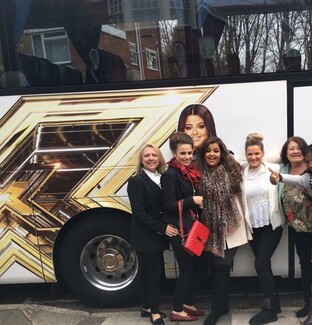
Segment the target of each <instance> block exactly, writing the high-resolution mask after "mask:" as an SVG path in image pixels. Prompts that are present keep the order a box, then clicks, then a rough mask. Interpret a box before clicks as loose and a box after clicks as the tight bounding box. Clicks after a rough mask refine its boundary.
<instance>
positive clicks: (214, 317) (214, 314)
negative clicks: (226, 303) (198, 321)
mask: <svg viewBox="0 0 312 325" xmlns="http://www.w3.org/2000/svg"><path fill="white" fill-rule="evenodd" d="M229 311H230V310H229V308H226V309H225V310H223V311H217V310H212V311H211V312H210V314H209V315H208V316H207V317H206V319H205V321H204V325H215V324H217V321H218V319H219V318H220V317H222V316H223V315H226V314H228V313H229Z"/></svg>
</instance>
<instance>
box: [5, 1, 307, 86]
mask: <svg viewBox="0 0 312 325" xmlns="http://www.w3.org/2000/svg"><path fill="white" fill-rule="evenodd" d="M311 9H312V4H311V3H310V2H308V1H299V2H298V1H295V0H289V1H285V2H277V1H264V0H259V1H256V2H250V1H247V0H237V1H232V2H229V1H225V0H224V1H223V0H219V1H198V0H184V1H159V0H155V1H147V0H145V1H142V0H140V1H137V0H131V1H130V0H118V1H111V0H101V1H95V0H92V1H91V0H81V1H74V0H55V1H40V0H16V1H5V2H4V5H3V6H2V7H1V8H0V14H1V17H4V19H3V21H1V22H0V40H1V42H0V88H19V87H28V88H29V87H55V86H68V85H84V84H107V83H118V82H119V83H120V82H122V83H125V82H129V81H134V80H161V79H164V80H168V79H195V78H214V77H218V76H227V77H229V76H238V75H257V74H266V73H272V72H274V73H276V72H277V73H279V72H289V71H296V72H298V71H307V70H311V66H312V54H311V53H312V46H311V42H309V40H310V39H311V38H312V36H311V34H312V30H311V29H310V28H309V27H308V26H310V25H309V24H308V22H309V21H310V20H311V18H312V10H311ZM302 26H307V27H306V28H303V27H302ZM294 51H298V53H300V63H299V62H298V60H299V56H298V55H294V54H295V52H294ZM234 54H235V55H236V57H234V56H233V55H234ZM294 61H296V62H295V63H293V62H294Z"/></svg>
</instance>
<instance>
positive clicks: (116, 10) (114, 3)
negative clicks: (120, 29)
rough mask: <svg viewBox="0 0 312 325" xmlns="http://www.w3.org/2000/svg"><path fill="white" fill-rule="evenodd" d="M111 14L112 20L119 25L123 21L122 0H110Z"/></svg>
mask: <svg viewBox="0 0 312 325" xmlns="http://www.w3.org/2000/svg"><path fill="white" fill-rule="evenodd" d="M109 14H110V16H111V18H112V22H113V23H114V24H116V25H117V26H118V25H120V24H122V23H123V12H122V3H121V0H109Z"/></svg>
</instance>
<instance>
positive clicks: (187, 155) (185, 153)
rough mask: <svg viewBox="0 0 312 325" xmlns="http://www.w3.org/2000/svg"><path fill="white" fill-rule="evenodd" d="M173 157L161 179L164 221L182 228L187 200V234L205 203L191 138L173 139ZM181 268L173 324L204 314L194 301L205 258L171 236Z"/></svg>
mask: <svg viewBox="0 0 312 325" xmlns="http://www.w3.org/2000/svg"><path fill="white" fill-rule="evenodd" d="M169 145H170V149H171V152H172V154H173V158H172V159H171V160H170V161H169V163H168V165H169V168H168V169H167V171H166V172H165V173H164V174H163V175H162V176H161V188H162V196H163V209H164V218H163V220H164V222H166V223H167V224H171V225H173V226H175V227H176V228H177V229H179V213H178V201H179V200H183V211H182V218H183V226H184V234H187V233H188V232H189V230H190V228H191V225H192V222H193V220H194V215H196V214H197V207H200V206H201V205H202V202H203V198H202V196H198V195H196V189H197V187H198V183H199V179H200V173H199V171H198V170H196V169H195V168H194V166H193V165H192V158H193V151H194V144H193V140H192V138H191V137H190V136H188V135H187V134H185V133H183V132H177V133H175V134H174V135H172V136H171V138H170V142H169ZM167 235H168V238H169V242H170V244H171V246H172V248H173V250H174V253H175V257H176V259H177V262H178V265H179V271H180V274H179V277H178V279H177V282H176V286H175V295H174V304H173V310H172V313H171V320H172V321H195V320H197V319H198V317H197V316H201V315H203V314H204V313H203V312H202V311H200V310H197V309H196V307H195V306H194V303H193V298H194V295H195V293H196V292H197V289H198V288H199V285H200V282H201V279H202V273H203V272H202V267H201V259H200V258H199V257H196V256H191V255H190V254H189V253H187V252H186V251H185V250H184V248H183V246H182V243H181V237H180V236H179V235H175V234H173V233H172V234H171V233H169V234H167Z"/></svg>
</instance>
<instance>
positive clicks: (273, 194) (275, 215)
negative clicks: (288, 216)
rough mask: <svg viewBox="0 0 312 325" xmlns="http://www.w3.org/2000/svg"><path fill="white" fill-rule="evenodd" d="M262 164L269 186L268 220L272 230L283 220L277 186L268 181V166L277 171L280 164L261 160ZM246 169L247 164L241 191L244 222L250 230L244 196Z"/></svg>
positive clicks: (281, 223) (247, 169)
mask: <svg viewBox="0 0 312 325" xmlns="http://www.w3.org/2000/svg"><path fill="white" fill-rule="evenodd" d="M263 165H264V167H265V174H266V177H267V184H268V187H269V202H270V222H271V225H272V228H273V230H274V229H276V228H277V227H280V226H283V225H284V223H285V220H284V218H283V216H282V214H281V213H280V210H279V205H278V192H277V186H276V185H272V184H271V182H270V175H271V172H270V171H269V168H271V169H273V170H274V171H276V172H279V170H280V166H279V165H278V164H273V163H269V162H263ZM248 171H249V165H247V166H245V167H244V170H243V184H242V193H243V207H244V212H245V218H246V222H247V224H248V226H249V229H250V231H252V227H251V222H250V217H249V211H248V206H247V196H246V181H247V177H248Z"/></svg>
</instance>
